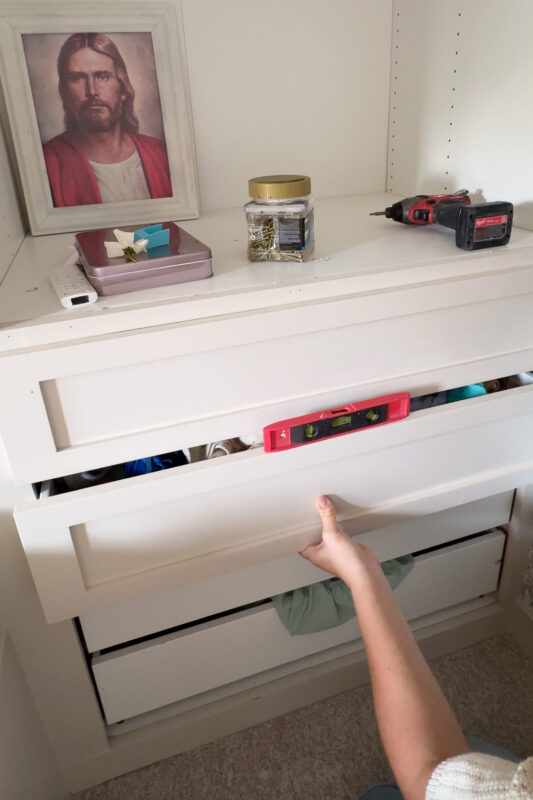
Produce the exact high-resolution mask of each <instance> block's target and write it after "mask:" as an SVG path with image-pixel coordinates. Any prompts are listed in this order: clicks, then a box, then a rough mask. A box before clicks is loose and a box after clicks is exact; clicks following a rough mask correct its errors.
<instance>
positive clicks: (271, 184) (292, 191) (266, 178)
mask: <svg viewBox="0 0 533 800" xmlns="http://www.w3.org/2000/svg"><path fill="white" fill-rule="evenodd" d="M248 191H249V192H250V197H253V198H254V199H257V200H290V199H291V198H292V197H305V195H307V194H310V192H311V178H308V177H307V175H262V176H261V177H260V178H252V179H251V180H249V181H248Z"/></svg>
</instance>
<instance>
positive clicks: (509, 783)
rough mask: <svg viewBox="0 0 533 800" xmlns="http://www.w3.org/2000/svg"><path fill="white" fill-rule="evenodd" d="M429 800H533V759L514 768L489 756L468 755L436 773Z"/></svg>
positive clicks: (454, 759)
mask: <svg viewBox="0 0 533 800" xmlns="http://www.w3.org/2000/svg"><path fill="white" fill-rule="evenodd" d="M426 800H533V758H528V759H527V760H526V761H523V762H522V763H521V764H513V763H512V762H511V761H505V760H504V759H503V758H498V757H497V756H491V755H486V754H485V753H465V754H464V755H462V756H455V757H454V758H449V759H448V760H447V761H443V762H442V764H439V766H438V767H437V768H436V769H435V770H434V772H433V774H432V776H431V778H430V780H429V783H428V786H427V789H426Z"/></svg>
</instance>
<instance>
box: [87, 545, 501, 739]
mask: <svg viewBox="0 0 533 800" xmlns="http://www.w3.org/2000/svg"><path fill="white" fill-rule="evenodd" d="M504 539H505V537H504V534H503V533H500V532H493V533H488V534H486V535H484V536H481V537H479V538H475V539H471V540H469V541H466V542H463V543H461V544H457V545H452V546H450V547H446V548H443V549H442V550H436V551H434V552H432V553H428V554H427V555H423V556H420V557H419V558H417V559H415V566H414V569H413V570H412V572H411V573H410V574H409V575H408V576H407V578H406V579H405V580H404V581H403V582H402V583H401V584H400V586H399V587H398V588H397V590H396V593H397V597H398V601H399V603H400V605H401V607H402V609H403V611H404V613H405V614H406V617H407V618H408V619H414V618H416V617H417V616H421V615H424V614H431V613H432V612H434V611H436V610H438V609H442V608H446V607H447V606H453V605H455V604H458V603H461V602H463V601H465V600H468V599H470V598H472V597H476V596H478V595H483V594H486V593H487V592H493V591H494V590H495V589H496V586H497V584H498V575H499V571H500V562H501V557H502V552H503V544H504ZM452 576H453V577H452ZM358 636H359V630H358V628H357V625H356V623H355V622H354V621H353V620H351V621H349V622H347V623H345V624H344V625H341V626H339V627H337V628H330V629H329V630H325V631H321V632H320V633H314V634H306V635H303V636H291V635H290V634H289V633H288V631H287V630H286V629H285V628H284V627H283V625H282V623H281V622H280V620H279V619H278V617H277V614H276V611H275V610H274V608H273V606H272V605H271V604H270V603H268V604H266V605H265V606H258V607H256V608H252V609H247V610H246V611H239V612H237V613H236V614H233V615H229V616H227V617H222V618H221V619H215V620H212V621H209V622H203V623H200V624H199V625H196V626H193V627H191V628H186V629H184V630H182V631H178V632H175V633H169V634H166V635H163V636H161V637H158V638H155V639H153V640H149V641H147V642H144V643H140V644H134V645H132V646H130V647H126V648H123V649H119V650H116V651H113V652H110V653H106V654H105V655H101V656H95V657H94V658H93V660H92V669H93V673H94V676H95V680H96V683H97V686H98V690H99V695H100V699H101V701H102V704H103V706H104V710H105V714H106V719H107V721H108V723H113V722H117V721H119V720H122V719H125V718H127V717H131V716H134V715H136V714H142V713H144V712H146V711H149V710H150V709H153V708H159V707H160V706H164V705H166V704H168V703H172V702H176V701H177V700H182V699H184V698H185V697H190V696H192V695H195V694H198V693H200V692H205V691H208V690H210V689H213V688H215V687H216V686H221V685H223V684H229V683H232V682H233V681H236V680H239V679H242V678H244V677H246V676H247V675H252V674H254V673H258V672H261V671H263V670H268V669H272V668H273V667H276V666H278V665H279V664H284V663H287V662H290V661H294V660H295V659H298V658H303V657H305V656H308V655H310V654H312V653H315V652H317V651H319V650H327V649H328V648H331V647H335V646H336V645H339V644H342V643H344V642H348V641H351V640H353V639H356V638H357V637H358ZM213 665H216V666H215V668H213Z"/></svg>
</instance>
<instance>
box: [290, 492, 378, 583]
mask: <svg viewBox="0 0 533 800" xmlns="http://www.w3.org/2000/svg"><path fill="white" fill-rule="evenodd" d="M316 507H317V510H318V513H319V514H320V518H321V520H322V541H321V542H319V543H318V544H311V545H309V547H306V548H305V550H302V552H301V553H300V555H301V556H303V557H304V558H306V559H307V560H308V561H310V562H311V563H312V564H314V565H315V566H316V567H319V568H320V569H323V570H325V571H326V572H330V573H331V574H332V575H336V576H337V577H338V578H341V580H343V581H344V582H345V583H347V584H348V585H350V583H351V582H352V581H353V580H354V579H355V578H356V576H357V573H358V572H359V571H360V569H361V568H363V569H368V568H371V569H372V568H375V566H376V565H379V561H378V558H377V556H376V554H375V553H374V552H373V551H372V550H371V549H370V548H369V547H366V546H365V545H363V544H357V542H354V541H352V539H351V538H350V537H349V536H348V534H347V533H345V532H344V531H343V530H341V529H340V528H339V524H338V522H337V515H336V512H335V506H334V505H333V503H332V502H331V500H330V499H329V497H327V496H326V495H322V496H321V497H318V498H317V500H316Z"/></svg>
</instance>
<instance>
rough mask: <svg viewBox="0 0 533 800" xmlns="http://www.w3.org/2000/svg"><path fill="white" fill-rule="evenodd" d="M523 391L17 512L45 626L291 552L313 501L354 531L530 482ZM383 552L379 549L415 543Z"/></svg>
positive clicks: (307, 536) (530, 425)
mask: <svg viewBox="0 0 533 800" xmlns="http://www.w3.org/2000/svg"><path fill="white" fill-rule="evenodd" d="M532 388H533V387H523V388H520V389H515V390H511V391H508V392H502V393H499V394H496V395H488V396H485V397H481V398H476V399H474V400H468V401H464V402H459V403H453V404H451V405H448V406H440V407H438V408H434V409H429V410H427V411H420V412H418V413H417V414H413V415H412V416H410V417H409V418H407V419H405V420H402V421H401V422H398V423H395V424H392V425H385V426H383V427H379V428H374V429H368V430H364V431H361V432H358V433H355V434H350V435H347V436H341V437H338V438H334V439H330V440H324V441H318V442H316V443H313V444H311V445H308V446H304V447H300V448H296V449H294V450H290V451H288V452H282V453H268V454H266V453H264V452H263V451H262V450H250V451H248V452H244V453H238V454H235V455H231V456H227V457H225V458H222V459H215V460H213V461H204V462H201V463H196V464H191V465H188V466H184V467H179V468H177V469H173V470H168V471H166V472H158V473H152V474H149V475H144V476H142V477H138V478H132V479H130V480H127V481H118V482H116V483H111V484H106V485H103V486H98V487H94V488H90V489H84V490H80V491H76V492H72V493H70V494H66V495H61V496H56V497H51V498H48V499H46V500H44V501H32V502H29V503H27V504H24V505H22V506H20V507H18V508H17V509H16V512H15V518H16V522H17V526H18V529H19V532H20V536H21V539H22V543H23V546H24V549H25V551H26V555H27V557H28V561H29V564H30V568H31V570H32V573H33V577H34V580H35V584H36V586H37V590H38V592H39V595H40V598H41V602H42V605H43V608H44V610H45V613H46V616H47V619H48V620H49V621H50V622H54V621H58V620H61V619H65V618H69V617H74V616H78V615H79V614H82V613H85V612H87V611H89V610H91V609H96V608H103V607H106V606H111V605H117V604H120V603H122V602H127V601H128V600H131V599H135V598H136V597H140V596H142V595H149V594H154V593H159V592H161V591H163V590H165V589H167V588H172V587H175V586H178V585H182V584H187V583H194V582H196V581H201V580H206V579H208V578H211V577H214V576H216V575H221V574H224V573H227V572H234V571H235V570H238V569H242V568H245V567H247V566H251V565H253V564H257V563H260V562H263V561H267V560H269V559H274V558H280V557H282V556H284V555H288V554H291V553H295V552H296V551H298V550H300V549H302V547H304V546H305V545H307V544H309V543H310V542H312V541H315V540H316V538H317V536H318V534H319V528H318V525H317V515H316V511H315V508H314V502H313V498H314V497H315V496H316V495H318V494H322V493H328V494H330V495H332V496H333V497H334V498H335V500H336V501H337V502H338V506H339V511H340V515H341V519H343V520H349V521H350V522H349V530H350V532H351V533H353V534H359V533H363V532H365V531H371V530H374V529H377V528H382V527H385V526H387V525H392V524H396V523H398V522H402V521H406V520H408V519H412V518H416V517H419V516H423V515H426V514H428V513H433V512H436V511H440V510H442V509H445V508H449V507H452V506H457V505H460V504H462V503H465V502H470V501H473V500H476V499H480V498H482V497H487V496H490V495H492V494H496V493H500V492H503V491H506V490H510V489H513V488H514V487H515V486H517V485H522V484H525V483H528V482H531V481H532V480H533V415H532V414H531V398H532ZM362 502H364V504H365V505H364V507H362ZM347 526H348V523H347ZM369 543H370V544H372V541H371V537H370V539H369ZM391 549H392V550H393V552H387V553H378V555H379V556H380V558H382V559H384V558H392V557H394V556H397V555H401V554H402V553H403V552H406V551H410V550H411V551H412V550H413V547H412V546H411V544H410V543H409V541H408V539H404V541H403V547H402V546H400V545H398V548H397V549H396V551H395V552H394V548H391Z"/></svg>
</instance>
